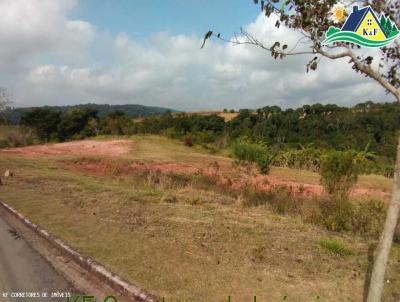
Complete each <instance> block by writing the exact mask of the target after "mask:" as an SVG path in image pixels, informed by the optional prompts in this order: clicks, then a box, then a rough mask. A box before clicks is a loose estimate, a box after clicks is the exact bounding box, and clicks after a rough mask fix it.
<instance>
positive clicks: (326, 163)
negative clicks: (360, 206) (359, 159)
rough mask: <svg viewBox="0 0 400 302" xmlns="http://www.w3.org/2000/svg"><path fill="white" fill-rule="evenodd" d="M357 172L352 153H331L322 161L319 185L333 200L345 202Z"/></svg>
mask: <svg viewBox="0 0 400 302" xmlns="http://www.w3.org/2000/svg"><path fill="white" fill-rule="evenodd" d="M359 171H360V170H359V167H358V165H357V163H356V158H355V153H354V152H349V151H345V152H342V151H331V152H329V153H327V154H326V155H325V156H323V159H322V163H321V170H320V174H321V183H322V185H323V186H324V187H325V189H326V191H327V192H328V194H330V195H331V196H332V197H333V198H334V200H337V201H341V200H347V198H348V195H349V191H350V189H351V188H352V187H353V186H354V185H355V184H356V182H357V178H358V174H359Z"/></svg>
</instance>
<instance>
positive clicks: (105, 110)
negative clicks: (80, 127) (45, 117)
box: [4, 104, 172, 124]
mask: <svg viewBox="0 0 400 302" xmlns="http://www.w3.org/2000/svg"><path fill="white" fill-rule="evenodd" d="M36 108H37V107H36ZM42 108H43V107H42ZM44 108H47V109H50V110H52V111H58V112H61V113H66V112H68V111H70V110H72V109H84V108H90V109H92V110H95V111H97V113H98V115H99V116H100V117H105V116H107V115H109V114H111V113H113V112H116V111H118V112H124V113H125V114H126V115H127V116H129V117H145V116H149V115H155V114H162V113H164V112H166V111H172V110H171V109H167V108H162V107H150V106H143V105H135V104H133V105H108V104H82V105H73V106H45V107H44ZM34 109H35V107H27V108H8V109H7V110H6V112H4V115H5V117H6V118H7V120H8V122H9V123H11V124H18V123H19V122H20V120H21V117H22V116H23V115H24V113H26V112H29V111H31V110H34Z"/></svg>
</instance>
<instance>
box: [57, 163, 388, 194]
mask: <svg viewBox="0 0 400 302" xmlns="http://www.w3.org/2000/svg"><path fill="white" fill-rule="evenodd" d="M63 165H64V167H66V168H67V169H69V170H73V171H78V172H82V173H85V174H90V175H94V176H106V175H115V176H118V175H119V176H129V175H134V174H140V173H143V172H148V171H157V172H160V173H165V174H169V173H171V174H187V175H190V174H194V173H201V174H203V175H205V176H208V177H211V178H213V179H215V180H216V184H219V185H223V186H230V187H232V188H233V189H235V190H241V189H243V188H246V187H248V186H252V187H255V188H257V189H258V190H260V191H270V190H274V189H277V188H279V187H280V188H282V187H284V188H285V189H286V190H287V191H288V192H289V193H291V194H293V195H296V196H302V197H312V196H321V195H323V194H324V189H323V187H322V186H321V185H319V184H310V183H306V182H305V183H301V182H296V181H289V180H285V179H282V178H281V177H277V176H274V175H261V174H259V173H254V172H253V173H248V172H245V171H244V169H240V168H239V169H237V175H235V176H234V177H230V176H227V175H226V173H224V171H222V170H219V168H215V166H214V165H213V164H212V163H211V164H210V165H209V166H208V167H206V168H204V169H198V168H196V167H194V166H192V165H189V164H183V163H176V162H170V163H165V162H145V161H140V160H133V161H132V160H110V159H91V158H82V159H79V160H73V161H63ZM351 196H353V197H377V198H382V199H388V198H389V197H390V194H389V193H387V192H384V191H380V190H373V189H369V188H363V187H360V186H357V187H355V188H354V189H353V190H352V192H351Z"/></svg>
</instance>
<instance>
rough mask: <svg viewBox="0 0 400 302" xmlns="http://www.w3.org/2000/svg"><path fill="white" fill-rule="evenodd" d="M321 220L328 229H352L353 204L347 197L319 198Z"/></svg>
mask: <svg viewBox="0 0 400 302" xmlns="http://www.w3.org/2000/svg"><path fill="white" fill-rule="evenodd" d="M320 207H321V214H322V217H321V221H320V223H321V224H323V225H324V226H325V227H326V228H327V229H328V230H330V231H335V232H341V231H350V230H352V220H353V216H354V206H353V204H352V203H351V202H349V201H348V200H347V199H336V200H331V199H328V200H323V199H322V200H320Z"/></svg>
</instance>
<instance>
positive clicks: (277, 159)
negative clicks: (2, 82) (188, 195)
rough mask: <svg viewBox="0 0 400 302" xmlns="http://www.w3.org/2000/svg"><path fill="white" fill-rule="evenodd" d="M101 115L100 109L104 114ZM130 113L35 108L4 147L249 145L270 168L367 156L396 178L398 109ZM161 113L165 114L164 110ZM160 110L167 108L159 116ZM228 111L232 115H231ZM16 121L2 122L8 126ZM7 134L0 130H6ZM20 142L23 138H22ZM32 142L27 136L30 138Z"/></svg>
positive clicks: (313, 166)
mask: <svg viewBox="0 0 400 302" xmlns="http://www.w3.org/2000/svg"><path fill="white" fill-rule="evenodd" d="M98 108H102V106H100V107H98ZM124 108H126V107H124V106H120V107H118V108H115V109H116V110H109V111H106V112H105V111H104V110H103V111H101V112H100V111H99V110H98V109H97V108H96V107H93V106H91V105H82V106H78V107H71V108H69V109H68V110H60V108H57V107H37V108H31V109H29V110H24V111H23V112H22V113H21V116H20V120H19V123H18V126H17V127H23V128H24V131H22V132H23V133H24V134H18V135H22V136H23V137H22V139H21V138H18V135H17V132H21V131H17V130H15V128H14V133H12V134H11V137H10V134H8V135H6V134H5V133H4V132H6V131H5V130H4V129H5V128H4V127H5V126H3V131H2V132H3V134H1V133H0V147H9V146H11V147H12V146H19V145H28V144H33V143H37V142H50V141H52V142H60V141H67V140H74V139H83V138H86V137H91V136H96V135H133V134H163V135H165V136H167V137H169V138H173V139H180V140H182V142H183V143H184V144H185V145H187V146H193V145H201V146H203V147H205V148H207V149H209V150H210V152H218V151H219V150H223V149H226V148H229V147H232V146H234V145H235V144H236V146H237V142H238V141H240V142H242V145H243V142H245V143H246V144H247V145H248V146H250V148H253V147H254V148H261V149H260V150H259V151H258V152H261V153H263V154H268V156H267V157H265V158H263V160H264V161H268V164H272V165H276V166H287V167H292V168H299V169H308V170H314V171H318V169H319V163H320V161H321V157H322V156H323V155H324V154H325V153H326V152H329V151H331V150H337V151H353V152H356V153H357V152H358V153H359V154H362V157H363V159H365V162H364V164H363V167H364V168H363V169H364V171H363V172H364V173H377V174H382V175H385V176H387V177H390V176H392V174H393V164H394V160H395V151H396V142H397V140H396V133H397V131H398V129H399V127H400V109H399V107H398V105H397V104H396V103H374V102H366V103H361V104H358V105H355V106H353V107H350V108H348V107H340V106H337V105H332V104H327V105H322V104H314V105H304V106H302V107H300V108H297V109H291V108H289V109H285V110H283V109H281V108H280V107H278V106H266V107H263V108H259V109H257V110H250V109H242V110H239V111H238V113H237V115H236V116H235V117H234V118H233V119H231V120H229V121H225V119H224V118H223V117H222V116H220V115H219V114H218V113H214V114H206V115H204V114H196V113H184V112H171V111H169V110H166V109H163V110H164V111H163V113H161V112H157V113H155V114H153V115H149V116H147V117H144V118H141V119H133V118H132V117H131V116H132V115H131V113H130V112H127V111H126V110H124ZM159 109H160V108H159ZM160 110H161V109H160ZM225 111H227V110H225ZM12 123H15V121H13V120H10V119H7V117H6V118H3V124H6V125H7V124H12ZM0 132H1V131H0ZM16 136H17V137H16ZM26 136H28V137H26Z"/></svg>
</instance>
